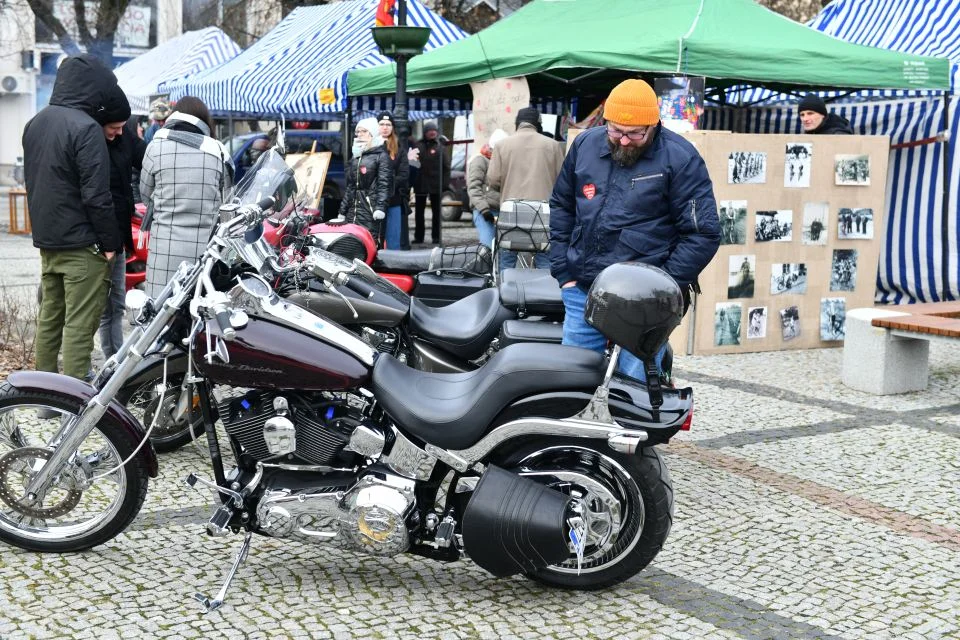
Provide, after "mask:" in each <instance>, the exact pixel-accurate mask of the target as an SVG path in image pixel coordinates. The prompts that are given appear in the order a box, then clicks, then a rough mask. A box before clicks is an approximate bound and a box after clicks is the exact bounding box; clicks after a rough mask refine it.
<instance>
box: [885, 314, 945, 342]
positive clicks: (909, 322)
mask: <svg viewBox="0 0 960 640" xmlns="http://www.w3.org/2000/svg"><path fill="white" fill-rule="evenodd" d="M870 324H872V325H873V326H875V327H881V328H884V329H899V330H900V331H913V332H916V333H928V334H932V335H938V336H945V337H950V338H960V320H956V319H953V318H947V317H942V316H927V315H911V316H894V317H890V318H874V319H873V320H872V321H871V323H870Z"/></svg>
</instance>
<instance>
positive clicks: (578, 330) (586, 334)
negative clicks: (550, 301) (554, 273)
mask: <svg viewBox="0 0 960 640" xmlns="http://www.w3.org/2000/svg"><path fill="white" fill-rule="evenodd" d="M560 293H561V295H562V296H563V313H564V315H563V344H566V345H570V346H572V347H583V348H584V349H591V350H593V351H596V352H598V353H603V352H604V351H605V350H606V348H607V339H606V337H604V335H603V334H602V333H600V332H599V331H597V330H596V329H594V328H593V327H591V326H590V325H589V324H587V321H586V320H585V319H584V317H583V313H584V307H585V306H586V303H587V294H586V293H585V292H584V291H583V290H582V289H580V288H579V287H577V286H576V285H574V286H572V287H565V288H563V289H561V290H560ZM666 351H667V345H666V344H664V345H663V346H662V347H660V351H658V352H657V358H656V360H657V370H658V371H660V372H662V371H663V355H664V354H665V353H666ZM617 371H619V372H620V373H622V374H623V375H625V376H629V377H631V378H635V379H637V380H639V381H640V382H644V383H645V382H646V381H647V376H646V373H645V372H644V367H643V361H642V360H640V359H639V358H637V357H636V356H635V355H633V354H632V353H630V352H628V351H627V350H626V349H623V350H622V351H621V352H620V360H619V361H618V362H617Z"/></svg>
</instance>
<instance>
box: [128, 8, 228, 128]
mask: <svg viewBox="0 0 960 640" xmlns="http://www.w3.org/2000/svg"><path fill="white" fill-rule="evenodd" d="M238 53H240V47H239V46H237V43H236V42H234V41H233V40H231V39H230V36H228V35H227V34H225V33H224V32H223V31H221V30H220V29H218V28H216V27H207V28H206V29H200V30H199V31H188V32H186V33H184V34H183V35H180V36H178V37H176V38H173V39H171V40H167V41H166V42H164V43H162V44H159V45H157V46H156V47H154V48H153V49H151V50H150V51H147V52H146V53H144V54H142V55H139V56H137V57H136V58H134V59H133V60H131V61H130V62H127V63H125V64H122V65H120V66H119V67H117V68H116V69H115V70H114V73H116V75H117V81H118V82H119V83H120V88H121V89H123V92H124V93H125V94H127V99H128V100H129V101H130V108H131V110H132V111H133V113H135V114H139V115H146V114H147V113H149V111H150V96H151V95H155V94H157V93H161V92H160V91H159V87H160V85H162V84H163V83H165V82H172V81H176V80H182V79H186V78H189V77H191V76H193V75H194V74H197V73H199V72H201V71H204V70H205V69H212V68H213V67H216V66H218V65H221V64H223V63H224V62H226V61H227V60H230V59H231V58H233V57H234V56H236V55H237V54H238Z"/></svg>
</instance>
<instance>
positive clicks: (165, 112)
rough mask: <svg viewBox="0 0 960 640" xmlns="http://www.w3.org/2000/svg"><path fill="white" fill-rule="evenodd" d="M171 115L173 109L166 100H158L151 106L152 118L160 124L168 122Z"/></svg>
mask: <svg viewBox="0 0 960 640" xmlns="http://www.w3.org/2000/svg"><path fill="white" fill-rule="evenodd" d="M171 113H173V109H171V108H170V103H169V102H167V101H166V100H157V101H156V102H154V103H153V104H151V105H150V117H151V118H152V119H153V120H156V121H158V122H159V121H161V120H166V119H167V118H168V117H169V116H170V114H171Z"/></svg>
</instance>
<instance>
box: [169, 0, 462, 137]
mask: <svg viewBox="0 0 960 640" xmlns="http://www.w3.org/2000/svg"><path fill="white" fill-rule="evenodd" d="M377 4H378V2H377V0H345V1H344V2H335V3H331V4H327V5H321V6H314V7H298V8H297V9H294V10H293V11H292V12H291V13H290V15H288V16H287V17H286V18H285V19H284V20H283V21H281V22H280V24H278V25H277V26H276V27H275V28H274V29H273V30H272V31H270V32H269V33H268V34H266V35H265V36H264V37H263V38H261V39H260V40H259V41H257V42H256V43H255V44H254V45H252V46H251V47H249V48H248V49H246V50H245V51H244V52H243V53H241V54H240V55H238V56H237V57H235V58H234V59H233V60H230V61H229V62H227V63H225V64H223V65H221V66H220V67H218V68H216V69H211V70H209V71H208V72H206V73H203V74H198V75H196V76H192V77H191V78H188V79H186V80H184V81H179V82H173V83H168V84H167V85H165V88H166V89H168V90H169V91H170V94H171V97H172V98H174V99H176V98H178V97H180V96H183V95H194V96H197V97H199V98H200V99H202V100H203V101H204V102H205V103H206V104H207V106H208V107H209V108H210V111H211V113H213V114H214V115H219V116H225V115H234V116H252V117H271V116H273V117H275V116H278V115H283V116H285V117H287V118H292V119H298V118H301V119H324V118H330V119H332V118H335V117H338V115H339V114H341V113H343V112H344V111H346V110H347V108H348V106H349V107H355V108H356V111H357V112H358V115H362V114H363V113H364V112H370V111H375V110H378V109H381V108H392V106H393V101H392V99H389V98H380V97H377V96H374V97H370V98H366V97H364V98H361V99H358V100H356V101H355V102H354V103H351V102H350V101H349V98H348V96H347V72H348V71H350V70H351V69H355V68H359V67H371V66H376V65H380V64H386V63H387V62H389V59H388V58H386V57H384V56H381V55H380V54H379V53H378V51H377V46H376V44H375V43H374V41H373V36H372V34H371V32H370V28H371V27H373V26H374V16H375V14H376V9H377ZM407 24H409V25H411V26H420V27H430V29H431V34H430V39H429V41H428V42H427V45H426V50H427V51H429V50H431V49H435V48H437V47H441V46H443V45H445V44H447V43H449V42H453V41H454V40H459V39H460V38H463V37H465V36H466V34H465V33H464V32H463V31H461V30H460V29H459V28H458V27H456V26H454V25H453V24H451V23H449V22H447V21H446V20H444V19H443V18H441V17H440V16H438V15H437V14H435V13H433V12H432V11H430V10H429V9H427V8H426V7H424V6H423V5H422V4H421V3H420V2H418V0H407ZM409 108H410V110H411V116H412V117H417V116H423V115H424V113H423V112H428V113H433V114H438V113H452V112H460V111H463V110H464V109H468V108H469V101H468V102H465V103H464V102H462V101H459V100H443V99H434V98H422V97H417V96H411V99H410V100H409Z"/></svg>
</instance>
